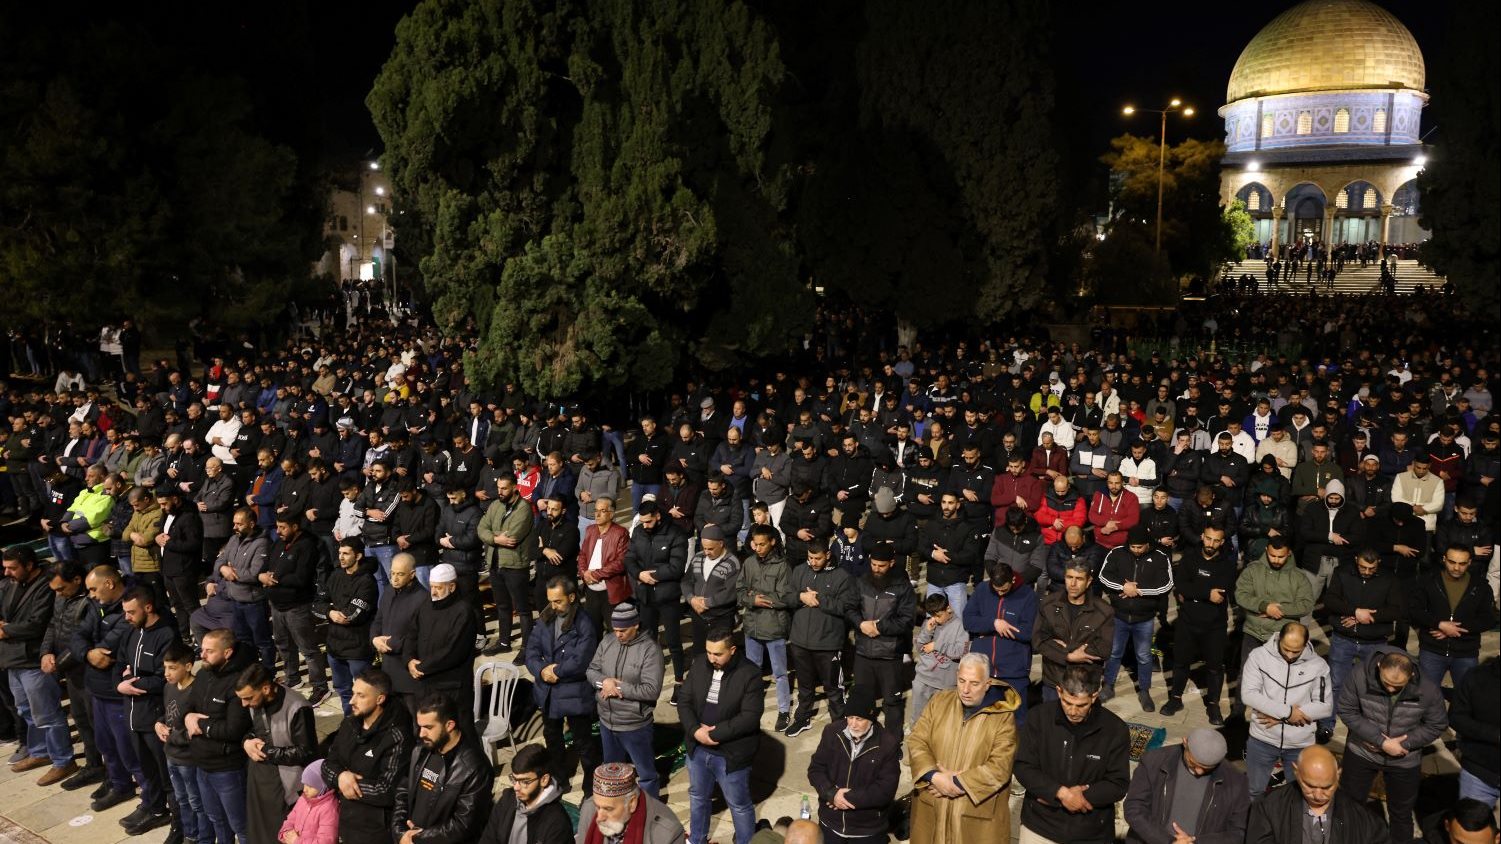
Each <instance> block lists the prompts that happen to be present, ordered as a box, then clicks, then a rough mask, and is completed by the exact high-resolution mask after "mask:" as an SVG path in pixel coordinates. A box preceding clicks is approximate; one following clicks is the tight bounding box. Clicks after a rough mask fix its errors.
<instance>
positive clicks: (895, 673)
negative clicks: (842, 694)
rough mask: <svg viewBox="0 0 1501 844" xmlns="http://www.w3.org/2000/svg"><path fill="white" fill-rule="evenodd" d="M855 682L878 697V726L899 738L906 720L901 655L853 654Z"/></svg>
mask: <svg viewBox="0 0 1501 844" xmlns="http://www.w3.org/2000/svg"><path fill="white" fill-rule="evenodd" d="M855 683H856V685H861V686H868V687H870V689H871V690H872V691H873V692H875V696H876V697H877V698H878V699H880V701H881V726H883V727H885V728H886V731H887V732H889V733H891V734H892V735H894V736H896V740H897V741H898V742H900V741H902V737H903V735H905V734H904V733H903V732H902V728H903V726H904V725H905V724H906V721H907V700H906V697H905V695H906V693H907V688H908V686H909V684H907V683H904V682H903V678H902V661H901V660H900V659H871V658H869V657H865V656H861V655H860V654H858V653H856V654H855Z"/></svg>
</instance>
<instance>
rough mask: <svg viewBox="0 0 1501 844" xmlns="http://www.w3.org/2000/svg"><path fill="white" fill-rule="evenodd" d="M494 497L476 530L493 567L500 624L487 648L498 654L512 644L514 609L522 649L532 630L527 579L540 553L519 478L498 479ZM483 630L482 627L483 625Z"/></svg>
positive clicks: (505, 476) (530, 596) (494, 588)
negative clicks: (520, 489) (519, 486)
mask: <svg viewBox="0 0 1501 844" xmlns="http://www.w3.org/2000/svg"><path fill="white" fill-rule="evenodd" d="M495 492H496V496H495V500H494V501H492V502H490V506H489V507H487V508H486V509H485V515H483V516H481V517H480V520H479V526H478V528H477V532H478V534H479V541H480V545H481V546H482V547H483V548H484V549H485V566H486V567H487V568H489V569H490V574H491V578H492V579H491V583H490V588H491V591H492V592H493V593H494V595H495V615H496V620H497V621H498V622H499V624H500V626H499V628H498V631H497V636H496V638H495V641H494V642H492V643H491V644H490V645H489V646H488V647H486V648H485V649H484V653H485V655H486V656H495V655H496V654H498V653H501V652H502V651H505V650H508V649H510V647H511V612H512V611H513V610H514V611H515V612H517V613H519V614H520V616H521V645H522V648H523V650H524V649H525V648H526V643H527V642H528V641H529V638H528V637H529V636H530V635H531V632H532V590H531V583H530V582H529V581H528V578H529V577H530V573H531V560H532V558H533V557H534V556H536V554H537V538H536V535H535V533H534V531H533V528H534V526H535V524H536V522H535V520H534V519H533V517H532V507H531V505H530V504H528V503H527V502H526V499H524V498H522V497H521V493H520V492H518V491H517V489H516V478H515V477H514V476H512V475H509V474H503V475H501V476H500V477H499V478H496V480H495ZM481 629H483V628H481Z"/></svg>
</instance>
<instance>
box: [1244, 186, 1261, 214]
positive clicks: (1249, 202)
mask: <svg viewBox="0 0 1501 844" xmlns="http://www.w3.org/2000/svg"><path fill="white" fill-rule="evenodd" d="M1246 210H1247V211H1260V210H1261V191H1259V190H1255V189H1252V190H1251V192H1250V193H1248V194H1246Z"/></svg>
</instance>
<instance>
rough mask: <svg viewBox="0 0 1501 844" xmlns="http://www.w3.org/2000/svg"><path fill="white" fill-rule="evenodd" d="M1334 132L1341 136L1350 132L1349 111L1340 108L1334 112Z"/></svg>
mask: <svg viewBox="0 0 1501 844" xmlns="http://www.w3.org/2000/svg"><path fill="white" fill-rule="evenodd" d="M1334 131H1335V133H1336V134H1341V135H1343V134H1344V133H1346V132H1348V131H1350V110H1349V109H1347V108H1342V109H1339V110H1337V111H1335V112H1334Z"/></svg>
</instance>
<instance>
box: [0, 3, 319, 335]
mask: <svg viewBox="0 0 1501 844" xmlns="http://www.w3.org/2000/svg"><path fill="white" fill-rule="evenodd" d="M75 11H76V10H75ZM161 22H162V21H161V20H158V19H157V18H156V17H154V16H153V14H146V15H143V16H142V17H141V18H140V19H137V20H133V21H132V22H131V23H122V22H117V21H110V20H106V19H96V18H90V17H89V16H79V15H76V14H69V15H68V16H67V17H66V19H64V18H63V17H62V13H61V12H59V11H54V10H49V9H47V8H45V7H34V6H32V4H10V5H8V6H7V7H6V9H5V10H4V11H0V28H3V29H4V31H6V32H9V33H12V34H13V35H14V36H15V37H12V38H10V39H8V44H7V47H6V50H5V51H4V54H3V55H0V122H3V123H4V125H5V126H6V132H5V133H4V135H3V137H0V289H4V290H5V291H6V294H7V296H6V298H7V305H8V306H9V307H10V308H11V313H12V314H14V315H17V316H20V317H22V318H27V317H30V318H35V319H39V320H58V319H72V320H75V321H77V322H79V323H80V324H84V323H88V322H89V321H91V320H103V319H117V318H119V317H120V316H123V315H133V316H135V317H136V318H137V319H138V320H140V321H141V322H142V323H143V324H144V325H146V326H148V327H150V326H156V327H169V326H175V325H180V324H181V323H182V322H184V321H186V320H187V319H190V318H192V317H195V316H200V315H204V314H205V313H209V312H211V313H212V315H213V317H214V319H215V320H217V321H219V322H221V323H226V324H230V325H236V324H239V325H245V324H249V323H252V322H256V321H258V320H260V319H263V318H265V317H266V316H268V315H269V314H273V313H275V312H277V311H279V310H280V308H281V307H282V306H283V305H284V304H285V303H286V301H287V300H288V298H289V297H291V296H293V295H295V293H296V292H297V291H299V290H302V289H305V285H306V282H307V276H308V267H309V266H310V263H311V261H312V260H313V259H315V258H316V257H317V255H318V252H319V251H320V250H321V244H320V243H319V224H320V222H321V218H322V204H321V195H322V192H323V191H322V189H321V185H319V184H318V183H317V180H316V179H315V178H313V177H312V174H311V170H310V168H309V167H308V166H307V164H306V162H303V161H299V159H298V157H297V156H296V155H295V154H294V153H293V152H292V149H291V148H290V147H289V146H288V145H286V144H284V143H280V142H278V141H276V140H272V139H270V138H268V137H267V136H266V135H265V134H264V133H262V132H261V131H260V130H259V129H258V128H257V126H256V121H255V119H254V118H255V114H254V111H255V104H254V101H253V95H252V93H251V91H250V90H249V86H248V85H247V83H246V80H244V79H242V78H240V77H237V76H235V75H233V74H229V73H221V72H217V71H216V70H214V69H205V67H204V66H203V65H202V64H200V63H197V62H195V61H194V59H193V57H191V56H189V55H187V50H188V48H185V47H180V45H179V44H178V42H177V41H176V40H175V39H173V38H172V37H171V36H170V35H168V34H166V33H162V32H160V31H159V29H158V28H157V27H156V26H155V25H154V24H159V23H161ZM22 34H24V36H25V37H21V35H22ZM282 107H283V108H291V106H290V105H285V104H284V105H283V106H282Z"/></svg>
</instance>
